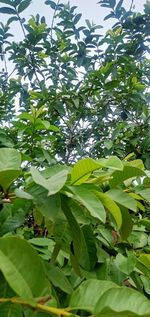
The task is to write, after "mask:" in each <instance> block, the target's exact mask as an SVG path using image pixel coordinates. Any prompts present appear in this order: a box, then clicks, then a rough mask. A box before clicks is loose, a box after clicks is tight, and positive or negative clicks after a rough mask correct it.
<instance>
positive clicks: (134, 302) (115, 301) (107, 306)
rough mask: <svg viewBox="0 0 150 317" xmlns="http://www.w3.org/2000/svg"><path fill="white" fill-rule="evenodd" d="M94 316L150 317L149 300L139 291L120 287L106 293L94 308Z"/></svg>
mask: <svg viewBox="0 0 150 317" xmlns="http://www.w3.org/2000/svg"><path fill="white" fill-rule="evenodd" d="M93 313H94V316H101V317H104V316H109V317H114V316H120V317H122V316H131V317H132V316H135V317H138V316H144V317H148V316H149V315H150V302H149V300H148V299H147V298H146V297H145V296H144V295H142V294H141V293H138V292H137V291H135V290H133V289H130V288H125V287H120V288H111V289H109V290H108V291H106V292H105V293H104V294H103V296H101V298H100V299H99V301H98V302H97V304H96V306H95V308H94V312H93Z"/></svg>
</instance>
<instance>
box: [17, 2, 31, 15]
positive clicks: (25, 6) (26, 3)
mask: <svg viewBox="0 0 150 317" xmlns="http://www.w3.org/2000/svg"><path fill="white" fill-rule="evenodd" d="M31 1H32V0H24V1H22V2H21V3H20V4H19V6H18V13H21V12H22V11H24V10H25V9H27V8H28V6H29V5H30V3H31Z"/></svg>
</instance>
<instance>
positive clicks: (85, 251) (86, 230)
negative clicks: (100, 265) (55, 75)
mask: <svg viewBox="0 0 150 317" xmlns="http://www.w3.org/2000/svg"><path fill="white" fill-rule="evenodd" d="M81 230H82V240H81V255H80V259H79V263H80V265H81V266H82V268H83V269H85V270H86V271H92V270H93V269H94V266H95V264H96V261H97V248H96V244H95V237H94V234H93V230H92V229H91V227H90V226H88V225H85V226H83V227H82V229H81Z"/></svg>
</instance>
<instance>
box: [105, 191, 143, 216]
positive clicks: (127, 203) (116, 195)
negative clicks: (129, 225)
mask: <svg viewBox="0 0 150 317" xmlns="http://www.w3.org/2000/svg"><path fill="white" fill-rule="evenodd" d="M107 195H108V196H109V197H110V198H112V199H113V200H114V201H115V202H116V203H118V204H120V205H122V206H124V207H126V208H128V209H131V210H132V211H136V210H137V205H136V201H135V200H134V199H133V198H132V197H131V196H129V195H128V194H127V193H125V192H123V191H122V190H120V189H111V190H109V191H108V192H107Z"/></svg>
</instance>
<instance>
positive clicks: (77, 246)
mask: <svg viewBox="0 0 150 317" xmlns="http://www.w3.org/2000/svg"><path fill="white" fill-rule="evenodd" d="M62 210H63V212H64V214H65V216H66V218H67V221H68V224H69V227H70V233H71V236H72V240H73V254H74V255H75V256H76V258H77V259H78V260H79V257H80V254H81V243H82V242H81V241H82V232H81V229H80V226H79V224H78V222H77V221H76V218H75V217H74V215H73V214H72V212H71V210H70V208H69V205H68V199H67V198H66V197H65V196H64V197H63V198H62Z"/></svg>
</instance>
